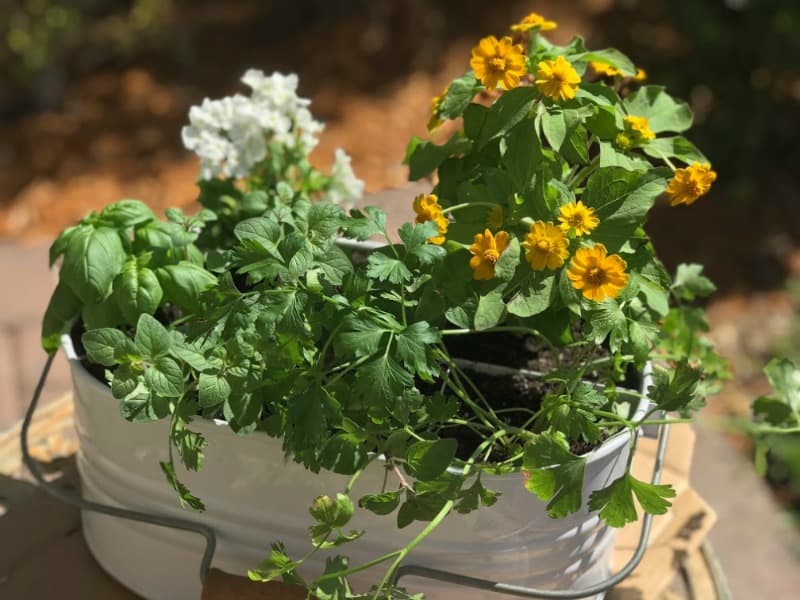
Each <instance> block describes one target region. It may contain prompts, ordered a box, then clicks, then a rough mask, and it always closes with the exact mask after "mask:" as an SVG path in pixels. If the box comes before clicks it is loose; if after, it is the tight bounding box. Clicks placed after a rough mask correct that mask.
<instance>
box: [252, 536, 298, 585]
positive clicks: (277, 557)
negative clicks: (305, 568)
mask: <svg viewBox="0 0 800 600" xmlns="http://www.w3.org/2000/svg"><path fill="white" fill-rule="evenodd" d="M299 566H300V563H299V562H293V561H292V560H291V559H290V558H289V555H288V554H287V553H286V548H285V547H284V545H283V544H282V543H280V542H276V543H274V544H272V550H271V551H270V553H269V556H267V558H265V559H264V560H262V561H261V562H260V563H259V565H258V566H257V567H256V568H255V569H252V570H250V571H248V572H247V576H248V577H249V578H250V579H251V580H252V581H273V580H275V579H278V578H279V577H280V578H283V581H285V582H286V583H287V584H289V585H297V586H301V587H305V584H304V582H303V580H302V579H301V578H300V576H299V575H298V574H297V571H296V569H297V567H299Z"/></svg>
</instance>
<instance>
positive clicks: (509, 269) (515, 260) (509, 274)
mask: <svg viewBox="0 0 800 600" xmlns="http://www.w3.org/2000/svg"><path fill="white" fill-rule="evenodd" d="M520 252H521V251H520V246H519V240H518V239H517V238H515V237H512V238H511V241H510V242H509V243H508V247H507V248H506V249H505V250H504V251H503V253H502V254H501V255H500V258H499V259H498V260H497V264H495V266H494V279H495V280H496V281H504V282H505V281H511V279H513V277H514V275H515V274H516V272H517V268H518V267H519V265H520V260H519V257H520Z"/></svg>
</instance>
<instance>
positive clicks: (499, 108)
mask: <svg viewBox="0 0 800 600" xmlns="http://www.w3.org/2000/svg"><path fill="white" fill-rule="evenodd" d="M538 94H539V92H538V91H537V90H536V88H533V87H517V88H514V89H513V90H510V91H508V92H506V93H505V94H503V95H502V96H500V98H498V99H497V101H496V102H495V103H494V104H493V105H492V106H491V108H490V109H489V112H488V113H487V115H486V120H485V121H484V123H483V127H482V128H481V134H480V137H479V141H478V149H480V148H483V147H484V146H486V144H487V143H488V142H489V141H491V140H493V139H494V138H496V137H497V136H498V135H502V134H504V133H505V132H506V131H508V130H510V129H511V128H512V127H514V125H516V124H517V123H519V122H520V121H521V120H522V119H524V118H525V117H526V116H528V115H529V114H530V112H531V107H532V106H533V102H534V101H535V100H536V97H537V95H538Z"/></svg>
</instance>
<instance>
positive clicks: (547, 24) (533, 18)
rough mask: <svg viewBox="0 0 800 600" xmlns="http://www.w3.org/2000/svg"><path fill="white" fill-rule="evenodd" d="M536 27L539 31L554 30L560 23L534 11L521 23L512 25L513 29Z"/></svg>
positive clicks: (520, 29)
mask: <svg viewBox="0 0 800 600" xmlns="http://www.w3.org/2000/svg"><path fill="white" fill-rule="evenodd" d="M534 27H538V28H539V31H552V30H553V29H555V28H556V27H558V23H556V22H555V21H548V20H547V19H545V18H544V17H543V16H542V15H539V14H537V13H534V12H532V13H531V14H529V15H528V16H526V17H525V18H524V19H522V21H520V22H519V23H516V24H514V25H512V26H511V31H528V30H529V29H533V28H534Z"/></svg>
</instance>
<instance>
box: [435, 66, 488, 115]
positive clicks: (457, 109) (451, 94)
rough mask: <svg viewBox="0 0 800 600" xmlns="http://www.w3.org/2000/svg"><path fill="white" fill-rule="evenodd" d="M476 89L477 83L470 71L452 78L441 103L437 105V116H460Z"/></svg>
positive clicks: (477, 87)
mask: <svg viewBox="0 0 800 600" xmlns="http://www.w3.org/2000/svg"><path fill="white" fill-rule="evenodd" d="M478 89H479V84H478V81H477V80H476V79H475V74H474V73H473V72H472V71H470V72H469V73H467V74H465V75H462V76H461V77H459V78H457V79H454V80H453V82H452V83H451V84H450V85H449V86H448V87H447V93H446V94H445V96H444V98H443V99H442V104H441V106H440V107H439V116H440V117H441V118H443V119H456V118H458V117H460V116H461V115H462V114H464V111H465V110H466V109H467V106H469V104H470V102H472V98H473V97H474V96H475V94H476V93H477V91H478Z"/></svg>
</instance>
